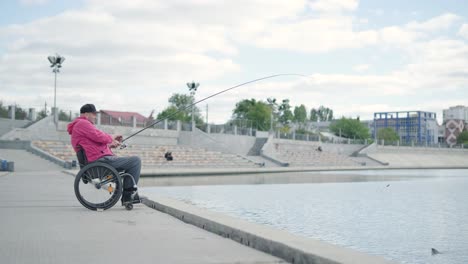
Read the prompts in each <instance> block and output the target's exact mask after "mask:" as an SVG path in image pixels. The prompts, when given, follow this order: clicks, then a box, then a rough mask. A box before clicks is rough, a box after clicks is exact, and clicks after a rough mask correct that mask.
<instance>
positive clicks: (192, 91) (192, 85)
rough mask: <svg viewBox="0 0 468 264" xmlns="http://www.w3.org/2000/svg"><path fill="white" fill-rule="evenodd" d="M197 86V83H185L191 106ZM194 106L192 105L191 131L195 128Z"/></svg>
mask: <svg viewBox="0 0 468 264" xmlns="http://www.w3.org/2000/svg"><path fill="white" fill-rule="evenodd" d="M198 86H200V84H199V83H196V82H194V81H192V82H191V83H187V87H188V88H189V91H190V96H192V100H193V102H192V104H193V103H194V102H195V93H196V92H197V89H198ZM193 112H194V106H193V105H192V131H193V130H194V128H195V117H194V113H193Z"/></svg>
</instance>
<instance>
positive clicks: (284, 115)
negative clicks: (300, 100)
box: [278, 99, 294, 125]
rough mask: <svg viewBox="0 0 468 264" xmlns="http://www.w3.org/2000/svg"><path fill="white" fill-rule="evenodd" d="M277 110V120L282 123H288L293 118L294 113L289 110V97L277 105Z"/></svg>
mask: <svg viewBox="0 0 468 264" xmlns="http://www.w3.org/2000/svg"><path fill="white" fill-rule="evenodd" d="M278 111H279V122H280V123H281V124H283V125H287V124H289V123H290V122H291V121H293V120H294V115H293V113H292V112H291V105H290V104H289V99H284V100H283V101H282V102H281V104H280V105H279V107H278Z"/></svg>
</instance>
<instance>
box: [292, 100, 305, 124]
mask: <svg viewBox="0 0 468 264" xmlns="http://www.w3.org/2000/svg"><path fill="white" fill-rule="evenodd" d="M306 120H307V110H306V107H305V105H303V104H301V105H300V106H296V107H294V121H296V122H298V123H305V121H306Z"/></svg>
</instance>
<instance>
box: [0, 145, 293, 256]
mask: <svg viewBox="0 0 468 264" xmlns="http://www.w3.org/2000/svg"><path fill="white" fill-rule="evenodd" d="M0 152H1V155H2V156H3V157H4V158H6V159H9V160H14V161H15V170H16V171H15V172H13V173H2V174H1V175H0V186H1V187H2V191H1V192H0V201H2V203H1V204H0V207H1V214H0V258H1V262H2V263H129V262H131V263H139V264H141V263H249V264H250V263H284V261H283V260H281V259H278V258H275V257H273V256H270V255H267V254H265V253H262V252H259V251H256V250H254V249H251V248H249V247H246V246H243V245H241V244H239V243H236V242H234V241H232V240H229V239H225V238H222V237H220V236H217V235H215V234H212V233H210V232H207V231H204V230H202V229H199V228H197V227H194V226H192V225H188V224H185V223H183V222H181V221H179V220H177V219H176V218H173V217H171V216H169V215H167V214H164V213H161V212H158V211H156V210H153V209H151V208H149V207H147V206H145V205H136V206H135V208H134V209H133V210H132V211H126V210H124V209H123V207H121V206H115V207H114V208H112V209H110V210H107V211H104V212H94V211H90V210H87V209H85V208H84V207H83V206H81V205H80V204H79V203H78V201H77V200H76V198H75V194H74V191H73V180H74V178H73V177H71V176H70V175H69V174H64V173H62V172H61V171H60V170H61V169H62V168H59V167H58V166H55V165H54V164H52V163H50V162H48V161H44V160H42V159H39V158H38V159H36V156H34V155H32V154H29V153H27V152H26V151H22V150H14V151H13V150H5V149H0Z"/></svg>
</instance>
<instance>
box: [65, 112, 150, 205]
mask: <svg viewBox="0 0 468 264" xmlns="http://www.w3.org/2000/svg"><path fill="white" fill-rule="evenodd" d="M96 114H97V111H96V107H95V106H94V105H93V104H85V105H83V106H82V107H81V109H80V116H79V117H78V118H76V119H75V120H73V121H72V122H71V123H70V124H68V126H67V130H68V133H69V134H70V135H71V144H72V146H73V149H74V150H75V152H78V151H81V150H84V153H86V154H85V158H86V159H87V163H91V162H95V161H99V162H103V163H107V164H109V165H110V166H112V167H114V168H115V169H116V170H117V171H125V172H126V173H128V174H130V175H131V176H132V177H133V179H134V181H132V179H130V178H129V177H125V178H124V180H123V194H122V205H124V204H125V203H128V202H131V203H138V202H140V198H139V196H138V193H137V192H136V191H137V186H136V184H137V183H138V180H139V179H140V170H141V160H140V158H139V157H137V156H131V157H117V156H115V155H114V153H113V152H112V150H111V148H117V147H118V146H120V144H121V142H122V136H121V135H117V136H114V137H113V136H111V135H109V134H107V133H105V132H103V131H101V130H99V129H98V128H97V127H96V126H95V125H94V124H95V122H96ZM82 165H85V164H82ZM134 183H135V184H134ZM132 194H134V195H133V200H132Z"/></svg>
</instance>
